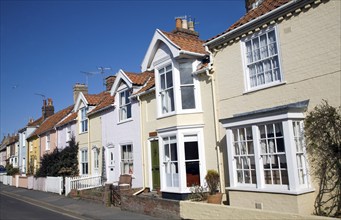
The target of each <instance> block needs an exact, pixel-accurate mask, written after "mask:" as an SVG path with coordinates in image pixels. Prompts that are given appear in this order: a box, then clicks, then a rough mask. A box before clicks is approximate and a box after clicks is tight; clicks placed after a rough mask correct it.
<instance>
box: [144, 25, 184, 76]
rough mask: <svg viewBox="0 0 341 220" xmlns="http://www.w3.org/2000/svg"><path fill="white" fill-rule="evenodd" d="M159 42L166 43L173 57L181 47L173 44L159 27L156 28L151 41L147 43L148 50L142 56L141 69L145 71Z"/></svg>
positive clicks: (178, 53)
mask: <svg viewBox="0 0 341 220" xmlns="http://www.w3.org/2000/svg"><path fill="white" fill-rule="evenodd" d="M159 42H163V43H164V44H166V45H167V47H168V48H169V49H170V51H171V52H172V55H173V57H177V56H179V55H180V51H181V48H180V47H179V46H178V45H176V44H174V43H173V42H172V41H171V40H170V39H168V38H167V37H166V36H165V35H164V34H163V33H162V32H161V31H160V30H159V29H156V31H155V33H154V36H153V38H152V41H151V42H150V44H149V47H148V50H147V52H146V55H145V56H144V59H143V61H142V64H141V71H142V72H144V71H147V70H148V68H149V67H150V64H151V61H152V58H153V57H154V55H155V53H156V51H157V48H158V45H159Z"/></svg>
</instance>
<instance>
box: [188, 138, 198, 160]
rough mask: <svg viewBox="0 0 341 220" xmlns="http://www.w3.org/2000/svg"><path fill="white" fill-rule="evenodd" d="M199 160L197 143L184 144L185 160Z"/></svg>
mask: <svg viewBox="0 0 341 220" xmlns="http://www.w3.org/2000/svg"><path fill="white" fill-rule="evenodd" d="M197 159H199V152H198V142H185V160H197Z"/></svg>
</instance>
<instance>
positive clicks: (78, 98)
mask: <svg viewBox="0 0 341 220" xmlns="http://www.w3.org/2000/svg"><path fill="white" fill-rule="evenodd" d="M81 102H83V103H84V104H85V105H86V106H87V105H88V104H89V103H88V101H87V100H86V98H85V96H84V94H83V93H82V92H80V93H79V94H78V97H77V101H76V104H75V107H74V108H73V111H74V112H76V111H78V110H79V106H80V104H81Z"/></svg>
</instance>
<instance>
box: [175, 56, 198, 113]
mask: <svg viewBox="0 0 341 220" xmlns="http://www.w3.org/2000/svg"><path fill="white" fill-rule="evenodd" d="M186 61H187V62H186ZM182 65H189V66H190V67H191V72H190V73H189V74H190V77H191V78H192V82H191V83H183V82H181V74H182V73H181V66H182ZM178 66H179V68H178V69H179V82H180V83H179V85H180V89H179V91H180V97H181V98H180V102H179V104H180V109H181V110H182V111H193V110H195V109H197V105H198V103H197V100H196V97H197V95H196V94H195V93H196V85H195V78H194V76H193V75H192V72H193V62H188V60H185V61H180V62H179V63H178ZM189 87H191V88H192V91H193V101H194V107H192V108H184V106H183V104H184V103H183V100H182V98H183V88H189Z"/></svg>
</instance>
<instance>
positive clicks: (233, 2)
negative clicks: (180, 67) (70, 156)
mask: <svg viewBox="0 0 341 220" xmlns="http://www.w3.org/2000/svg"><path fill="white" fill-rule="evenodd" d="M0 4H1V11H0V14H1V29H0V36H1V41H0V42H1V45H0V52H1V53H0V59H1V60H0V61H1V62H0V66H1V69H0V71H1V80H0V81H1V82H0V83H1V84H0V85H1V88H0V92H1V97H0V102H1V109H0V120H1V127H0V135H1V139H2V136H3V135H6V134H7V133H14V132H17V131H18V129H20V128H23V127H25V125H26V124H27V122H28V120H29V118H34V119H37V118H39V117H40V116H41V107H42V100H43V97H42V96H40V95H36V94H43V95H44V96H45V97H46V98H52V100H53V104H54V107H55V112H57V111H59V110H61V109H63V108H66V107H67V106H69V105H71V104H73V96H72V88H73V85H74V84H75V83H85V82H86V75H85V74H83V73H81V71H84V72H99V70H98V69H97V68H98V67H111V68H112V70H111V71H105V74H103V75H100V74H98V75H93V76H89V77H88V87H89V93H92V94H94V93H99V92H101V91H103V90H104V86H103V77H107V76H109V75H113V74H115V73H117V72H118V70H119V69H123V70H125V71H129V72H140V66H141V63H142V59H143V58H144V55H145V53H146V51H147V48H148V46H149V43H150V41H151V39H152V36H153V34H154V32H155V30H156V29H157V28H158V29H161V30H164V31H172V30H173V29H174V28H175V17H178V16H184V15H187V16H191V18H194V19H195V21H196V22H197V23H198V24H197V25H196V26H195V29H196V31H198V32H199V34H200V38H201V39H203V40H207V39H209V38H211V37H213V36H215V35H217V34H219V33H221V32H223V31H225V30H226V29H227V28H228V27H229V26H230V25H231V24H233V23H234V22H235V21H237V20H238V19H239V18H240V17H241V16H243V15H244V13H245V6H244V0H220V1H214V0H212V1H208V0H206V1H194V0H192V1H191V0H187V1H186V0H181V1H176V0H175V1H155V0H154V1H144V0H139V1H131V0H126V1H114V0H112V1H15V0H12V1H6V0H5V1H4V0H2V1H1V2H0Z"/></svg>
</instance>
